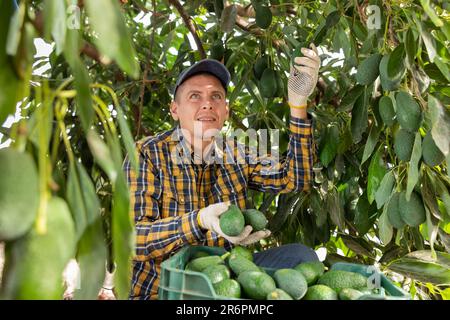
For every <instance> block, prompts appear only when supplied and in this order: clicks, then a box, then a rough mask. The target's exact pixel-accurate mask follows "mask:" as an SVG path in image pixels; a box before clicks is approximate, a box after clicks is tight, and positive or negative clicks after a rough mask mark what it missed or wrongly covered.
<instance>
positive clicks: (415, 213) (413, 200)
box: [398, 191, 426, 227]
mask: <svg viewBox="0 0 450 320" xmlns="http://www.w3.org/2000/svg"><path fill="white" fill-rule="evenodd" d="M398 208H399V211H400V216H401V217H402V220H403V221H405V223H406V224H407V225H408V226H411V227H418V226H419V225H421V224H422V223H424V222H425V220H426V215H425V208H424V206H423V202H422V199H421V198H420V196H419V195H418V194H417V193H416V192H414V191H413V192H412V193H411V197H410V199H409V201H407V200H406V191H403V192H401V193H400V196H399V199H398Z"/></svg>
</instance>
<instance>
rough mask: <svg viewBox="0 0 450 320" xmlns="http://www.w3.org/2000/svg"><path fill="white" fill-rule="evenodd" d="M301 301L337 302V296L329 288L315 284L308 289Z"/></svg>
mask: <svg viewBox="0 0 450 320" xmlns="http://www.w3.org/2000/svg"><path fill="white" fill-rule="evenodd" d="M303 300H338V295H337V293H336V291H334V290H333V289H331V288H330V287H328V286H325V285H323V284H316V285H314V286H311V287H309V288H308V291H307V292H306V295H305V297H304V298H303Z"/></svg>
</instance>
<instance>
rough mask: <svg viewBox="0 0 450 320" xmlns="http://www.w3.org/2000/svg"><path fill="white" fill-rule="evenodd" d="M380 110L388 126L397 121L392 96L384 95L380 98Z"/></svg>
mask: <svg viewBox="0 0 450 320" xmlns="http://www.w3.org/2000/svg"><path fill="white" fill-rule="evenodd" d="M378 110H379V113H380V116H381V119H382V120H383V123H384V124H385V125H386V126H388V127H390V126H392V125H393V124H394V123H395V118H396V114H395V110H394V105H393V103H392V99H391V98H390V97H388V96H382V97H381V98H380V101H378Z"/></svg>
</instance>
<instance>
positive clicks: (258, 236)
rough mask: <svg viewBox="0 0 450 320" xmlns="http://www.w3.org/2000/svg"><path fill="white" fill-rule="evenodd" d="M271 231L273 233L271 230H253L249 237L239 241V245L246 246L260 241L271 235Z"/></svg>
mask: <svg viewBox="0 0 450 320" xmlns="http://www.w3.org/2000/svg"><path fill="white" fill-rule="evenodd" d="M270 233H271V232H270V230H261V231H256V232H253V233H252V234H250V235H249V236H248V237H247V238H245V239H242V240H241V242H240V243H239V245H241V246H244V247H245V246H249V245H251V244H254V243H256V242H259V240H262V239H264V238H267V237H268V236H270Z"/></svg>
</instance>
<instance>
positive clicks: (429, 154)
mask: <svg viewBox="0 0 450 320" xmlns="http://www.w3.org/2000/svg"><path fill="white" fill-rule="evenodd" d="M422 157H423V161H425V163H426V164H427V165H429V166H430V167H435V166H438V165H439V164H441V163H442V161H444V159H445V156H444V154H443V153H442V152H441V150H440V149H439V148H438V147H437V146H436V143H435V142H434V140H433V137H432V135H431V131H428V133H427V134H426V135H425V138H424V139H423V143H422Z"/></svg>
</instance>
